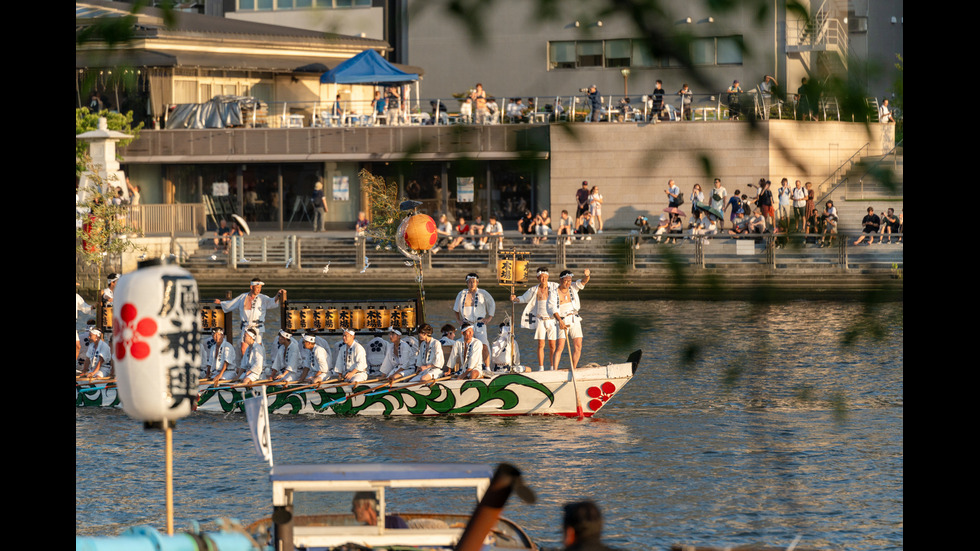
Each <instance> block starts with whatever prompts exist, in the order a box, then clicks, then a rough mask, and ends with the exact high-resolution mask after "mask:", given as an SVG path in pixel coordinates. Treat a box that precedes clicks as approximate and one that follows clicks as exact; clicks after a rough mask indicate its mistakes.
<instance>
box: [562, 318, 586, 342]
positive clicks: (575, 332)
mask: <svg viewBox="0 0 980 551" xmlns="http://www.w3.org/2000/svg"><path fill="white" fill-rule="evenodd" d="M566 327H568V338H570V339H581V338H582V322H581V321H576V322H575V323H573V324H571V325H567V326H566ZM564 339H565V332H564V331H562V330H561V329H559V330H558V340H564Z"/></svg>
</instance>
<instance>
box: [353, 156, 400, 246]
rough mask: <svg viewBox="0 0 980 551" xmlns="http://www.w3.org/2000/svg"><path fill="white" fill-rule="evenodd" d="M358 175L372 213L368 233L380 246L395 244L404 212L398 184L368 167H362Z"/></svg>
mask: <svg viewBox="0 0 980 551" xmlns="http://www.w3.org/2000/svg"><path fill="white" fill-rule="evenodd" d="M358 177H359V178H360V180H361V189H362V190H364V191H365V193H367V197H368V208H369V211H370V213H371V216H370V220H371V223H370V225H369V226H368V229H367V232H366V233H367V234H368V235H370V236H371V237H373V238H374V239H375V240H376V241H377V242H378V245H379V246H382V247H384V246H394V245H395V234H396V233H397V231H398V226H399V224H401V221H402V212H401V210H400V209H399V207H398V185H397V184H396V183H394V182H391V183H388V182H386V181H385V179H384V177H383V176H375V175H373V174H371V172H369V171H368V170H367V169H361V171H360V172H359V173H358Z"/></svg>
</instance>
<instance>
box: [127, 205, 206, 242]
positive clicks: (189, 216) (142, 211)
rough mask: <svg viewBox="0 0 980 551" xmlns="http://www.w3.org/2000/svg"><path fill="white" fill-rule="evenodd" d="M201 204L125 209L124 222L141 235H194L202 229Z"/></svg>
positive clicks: (202, 212)
mask: <svg viewBox="0 0 980 551" xmlns="http://www.w3.org/2000/svg"><path fill="white" fill-rule="evenodd" d="M204 215H205V209H204V204H203V203H177V204H171V205H136V206H128V207H126V213H125V216H126V220H127V222H128V223H129V224H130V225H132V226H133V227H135V228H138V229H139V230H140V231H141V232H142V233H143V235H146V236H152V235H196V234H198V233H199V232H200V230H202V229H203V228H204Z"/></svg>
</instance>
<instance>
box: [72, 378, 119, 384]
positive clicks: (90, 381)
mask: <svg viewBox="0 0 980 551" xmlns="http://www.w3.org/2000/svg"><path fill="white" fill-rule="evenodd" d="M95 379H96V377H75V386H81V385H102V384H115V382H116V380H115V379H113V378H110V377H104V379H105V380H102V379H103V377H98V379H100V380H98V381H96V380H95Z"/></svg>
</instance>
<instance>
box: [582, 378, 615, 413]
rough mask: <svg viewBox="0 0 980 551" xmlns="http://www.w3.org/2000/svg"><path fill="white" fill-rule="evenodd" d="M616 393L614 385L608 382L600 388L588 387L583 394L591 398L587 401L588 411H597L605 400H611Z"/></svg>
mask: <svg viewBox="0 0 980 551" xmlns="http://www.w3.org/2000/svg"><path fill="white" fill-rule="evenodd" d="M615 392H616V385H614V384H613V383H612V382H610V381H606V382H604V383H602V385H600V386H590V387H589V388H588V389H587V390H586V391H585V394H586V395H587V396H588V397H589V398H592V399H591V400H589V409H591V410H592V411H599V408H601V407H602V405H603V404H604V403H606V401H607V400H609V399H610V398H612V396H613V394H614V393H615Z"/></svg>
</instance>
